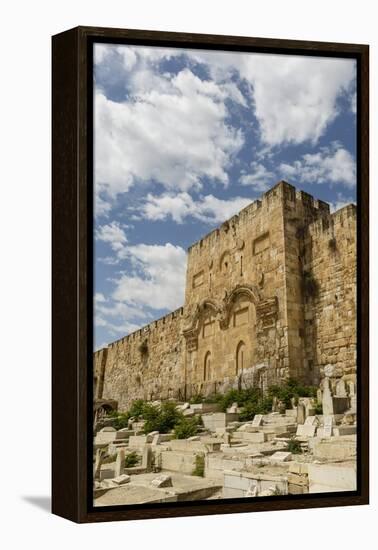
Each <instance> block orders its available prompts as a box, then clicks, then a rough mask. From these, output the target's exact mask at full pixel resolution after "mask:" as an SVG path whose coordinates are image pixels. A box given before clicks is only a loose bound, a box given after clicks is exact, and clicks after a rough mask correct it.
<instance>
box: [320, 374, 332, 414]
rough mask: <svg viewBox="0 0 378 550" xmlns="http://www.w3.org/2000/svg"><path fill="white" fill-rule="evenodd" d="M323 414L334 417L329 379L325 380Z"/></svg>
mask: <svg viewBox="0 0 378 550" xmlns="http://www.w3.org/2000/svg"><path fill="white" fill-rule="evenodd" d="M322 405H323V414H324V416H329V415H333V398H332V392H331V385H330V381H329V378H328V377H326V378H324V380H323V401H322Z"/></svg>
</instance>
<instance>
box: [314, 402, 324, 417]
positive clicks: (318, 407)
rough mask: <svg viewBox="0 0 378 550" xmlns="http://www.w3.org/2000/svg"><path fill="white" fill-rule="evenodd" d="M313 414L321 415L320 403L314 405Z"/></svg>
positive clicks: (321, 407) (321, 406)
mask: <svg viewBox="0 0 378 550" xmlns="http://www.w3.org/2000/svg"><path fill="white" fill-rule="evenodd" d="M315 414H323V405H322V404H321V403H316V405H315Z"/></svg>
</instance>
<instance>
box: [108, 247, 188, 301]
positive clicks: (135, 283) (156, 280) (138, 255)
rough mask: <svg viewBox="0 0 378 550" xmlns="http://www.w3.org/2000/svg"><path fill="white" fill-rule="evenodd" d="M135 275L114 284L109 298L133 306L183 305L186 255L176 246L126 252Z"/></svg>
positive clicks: (123, 277) (128, 250) (131, 249)
mask: <svg viewBox="0 0 378 550" xmlns="http://www.w3.org/2000/svg"><path fill="white" fill-rule="evenodd" d="M127 253H128V257H129V259H130V260H131V262H132V264H133V266H134V268H135V273H133V274H131V275H129V274H123V275H122V276H121V277H120V278H119V279H118V280H117V281H116V288H115V290H114V292H113V295H112V298H113V299H114V300H116V301H118V302H122V303H125V304H128V305H131V306H134V307H142V308H143V307H147V308H150V309H157V310H161V309H167V310H172V309H176V308H178V307H180V306H181V305H182V304H183V303H184V291H185V276H186V252H185V250H184V249H183V248H181V247H180V246H174V245H172V244H170V243H166V244H165V245H146V244H139V245H136V246H130V247H128V249H127Z"/></svg>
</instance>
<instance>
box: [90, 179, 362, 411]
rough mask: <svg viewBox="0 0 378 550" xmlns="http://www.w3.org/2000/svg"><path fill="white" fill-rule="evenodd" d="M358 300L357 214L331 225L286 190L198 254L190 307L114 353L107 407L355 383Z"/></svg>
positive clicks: (323, 213)
mask: <svg viewBox="0 0 378 550" xmlns="http://www.w3.org/2000/svg"><path fill="white" fill-rule="evenodd" d="M355 289H356V209H355V207H354V206H353V205H349V206H346V207H344V208H342V209H341V210H339V211H337V212H335V213H333V214H330V208H329V205H328V204H327V203H325V202H323V201H320V200H317V199H314V198H313V197H312V196H311V195H309V194H308V193H305V192H303V191H299V190H296V188H295V187H294V186H292V185H290V184H289V183H287V182H285V181H280V182H278V183H277V184H276V185H275V186H274V187H273V188H272V189H270V190H269V191H267V192H266V193H264V194H263V196H262V197H261V200H255V201H254V202H252V203H251V204H250V205H248V206H247V207H245V208H244V209H243V210H242V211H241V212H239V214H237V215H235V216H233V217H232V218H230V219H229V220H227V221H226V222H224V223H223V224H222V225H221V226H220V227H218V228H216V229H214V230H213V231H211V232H210V233H209V234H208V235H206V236H204V237H203V238H202V239H201V240H199V241H198V242H197V243H194V244H193V245H192V246H191V247H189V249H188V262H187V273H186V291H185V303H184V305H183V307H181V308H179V309H177V310H175V311H174V312H171V313H169V314H167V315H165V316H163V317H162V318H160V319H158V320H156V321H153V322H152V323H150V324H149V325H147V326H146V327H143V328H142V329H139V330H138V331H135V332H134V333H132V334H130V335H128V336H126V337H124V338H122V339H120V340H118V341H117V342H114V343H112V344H110V345H109V347H108V348H107V357H106V361H105V363H106V368H105V375H104V383H103V394H104V397H107V398H112V399H116V400H117V401H118V403H119V407H120V408H121V409H122V408H126V407H128V406H129V405H130V402H131V400H133V399H137V398H143V399H167V398H170V397H174V398H182V399H188V398H189V397H190V396H191V395H192V394H194V393H202V394H204V395H206V394H210V393H214V392H218V391H226V389H227V388H230V387H243V385H244V386H246V385H251V384H252V385H258V386H259V387H263V388H265V387H267V386H268V385H269V384H273V383H280V382H281V381H282V380H284V379H287V378H288V377H293V378H297V379H298V380H302V381H304V382H307V383H313V382H318V381H319V380H320V379H321V377H322V376H323V373H324V368H325V366H326V365H328V364H332V365H335V368H336V369H338V370H337V372H338V373H340V376H344V375H350V376H353V372H355V364H356V329H355ZM98 357H99V356H97V355H96V354H95V357H94V360H95V364H98V363H99V359H98ZM96 372H97V371H96Z"/></svg>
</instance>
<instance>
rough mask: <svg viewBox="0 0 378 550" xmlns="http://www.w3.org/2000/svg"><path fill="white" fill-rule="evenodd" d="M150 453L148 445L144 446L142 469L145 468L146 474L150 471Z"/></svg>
mask: <svg viewBox="0 0 378 550" xmlns="http://www.w3.org/2000/svg"><path fill="white" fill-rule="evenodd" d="M151 462H152V451H151V446H150V445H145V446H144V448H143V454H142V468H145V469H146V470H147V472H149V471H150V470H151Z"/></svg>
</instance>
